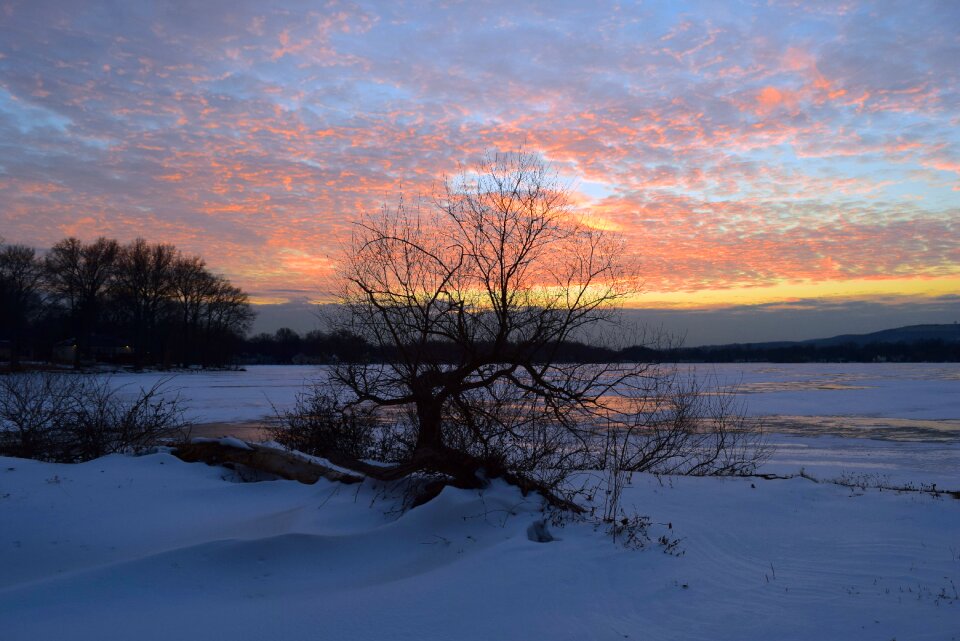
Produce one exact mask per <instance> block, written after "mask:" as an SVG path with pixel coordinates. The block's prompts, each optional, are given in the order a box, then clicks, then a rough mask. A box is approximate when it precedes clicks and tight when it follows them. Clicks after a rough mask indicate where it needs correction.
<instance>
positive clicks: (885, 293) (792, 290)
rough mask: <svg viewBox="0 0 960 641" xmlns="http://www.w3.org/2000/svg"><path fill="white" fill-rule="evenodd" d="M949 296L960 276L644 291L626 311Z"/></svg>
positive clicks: (956, 290)
mask: <svg viewBox="0 0 960 641" xmlns="http://www.w3.org/2000/svg"><path fill="white" fill-rule="evenodd" d="M951 294H960V274H958V275H953V276H943V277H934V278H916V277H913V278H888V279H854V280H837V281H809V280H808V281H794V282H785V283H778V284H776V285H768V286H762V287H739V288H734V287H731V288H725V289H702V290H698V291H676V292H659V291H646V292H643V293H641V294H639V295H637V296H634V297H632V298H631V299H630V301H629V302H628V303H627V307H631V308H643V307H650V308H675V309H699V308H718V307H734V306H740V305H765V304H776V303H781V302H792V301H797V300H807V299H811V300H824V299H847V300H850V299H860V298H871V299H878V298H879V299H882V298H884V297H896V298H901V297H902V298H934V297H937V296H948V295H951Z"/></svg>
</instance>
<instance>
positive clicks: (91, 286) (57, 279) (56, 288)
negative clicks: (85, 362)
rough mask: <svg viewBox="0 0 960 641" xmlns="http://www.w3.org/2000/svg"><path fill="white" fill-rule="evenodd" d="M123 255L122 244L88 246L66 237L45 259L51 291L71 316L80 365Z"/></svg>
mask: <svg viewBox="0 0 960 641" xmlns="http://www.w3.org/2000/svg"><path fill="white" fill-rule="evenodd" d="M119 253H120V245H119V244H118V243H117V241H115V240H110V239H107V238H98V239H97V240H95V241H94V242H92V243H90V244H84V243H82V242H81V241H80V240H78V239H76V238H65V239H64V240H61V241H60V242H58V243H57V244H56V245H54V246H53V247H52V248H51V249H50V252H49V253H48V254H47V255H46V257H45V272H46V283H47V288H48V289H49V291H50V293H51V294H52V296H53V298H54V299H55V300H56V301H57V302H58V303H60V304H62V305H64V306H65V307H66V308H67V312H68V313H69V315H70V320H71V329H72V330H73V332H74V337H75V338H76V340H77V346H78V348H77V350H76V352H75V364H77V365H79V362H80V357H81V354H82V353H83V352H84V350H85V348H86V341H87V339H88V338H89V334H90V333H91V332H92V331H94V329H95V328H96V327H97V324H98V322H99V321H100V317H101V315H102V313H103V306H104V302H105V299H106V294H107V291H108V288H109V286H110V284H111V280H112V278H113V276H114V269H115V266H116V261H117V256H118V254H119Z"/></svg>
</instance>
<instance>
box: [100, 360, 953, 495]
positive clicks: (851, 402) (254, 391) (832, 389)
mask: <svg viewBox="0 0 960 641" xmlns="http://www.w3.org/2000/svg"><path fill="white" fill-rule="evenodd" d="M682 367H684V368H687V366H682ZM690 369H691V371H692V372H693V373H694V374H695V375H696V376H697V377H698V378H699V379H701V380H702V381H703V382H704V383H705V384H706V385H707V386H708V387H720V388H736V389H737V391H738V392H739V394H740V397H741V399H742V401H743V403H744V405H745V410H746V412H747V413H748V414H749V415H751V416H754V417H758V418H762V420H763V423H764V425H765V426H766V428H767V430H768V431H770V432H771V440H772V441H773V442H774V444H776V445H777V451H776V454H775V455H774V456H773V457H772V458H771V460H770V462H769V463H768V464H767V468H768V469H770V470H776V471H785V470H796V469H798V468H801V467H802V468H805V469H807V470H812V471H814V472H817V473H820V474H834V475H835V474H838V473H845V474H869V475H877V476H886V477H887V478H889V479H891V480H898V479H904V478H911V479H913V480H921V481H924V482H937V483H940V484H941V487H943V486H944V484H949V485H952V486H960V364H955V363H946V364H943V363H937V364H931V363H809V364H771V363H745V364H740V363H730V364H718V365H712V364H711V365H697V366H690ZM326 376H327V370H326V368H324V367H321V366H285V365H261V366H251V367H248V368H247V369H245V370H241V371H218V372H188V373H179V374H176V375H173V376H170V375H169V374H163V373H141V374H132V373H121V374H115V375H113V376H112V379H111V380H112V381H113V383H114V384H116V385H118V386H124V387H126V388H127V389H139V388H141V387H149V386H151V385H153V384H155V383H157V382H160V381H164V385H165V387H166V389H167V390H168V393H171V394H172V393H176V394H179V396H180V398H181V401H182V402H183V404H184V407H185V408H186V412H187V418H188V419H190V420H191V421H194V422H197V423H226V424H231V425H232V426H234V427H235V426H236V425H237V424H242V423H247V422H254V421H262V420H264V419H269V418H270V417H273V416H275V410H283V409H287V408H290V407H291V406H292V405H293V402H294V400H295V398H296V395H297V394H298V393H300V392H302V391H303V390H304V389H305V387H306V386H308V385H310V384H311V383H312V382H314V381H319V380H323V379H324V378H325V377H326Z"/></svg>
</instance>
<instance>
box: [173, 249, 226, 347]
mask: <svg viewBox="0 0 960 641" xmlns="http://www.w3.org/2000/svg"><path fill="white" fill-rule="evenodd" d="M172 284H173V296H174V299H175V301H176V304H177V308H178V314H177V315H178V317H179V319H178V322H179V325H180V341H181V350H180V357H181V360H182V363H181V364H182V365H190V364H191V361H192V359H193V358H195V356H196V354H197V352H198V351H199V346H198V341H199V338H200V336H199V334H200V327H201V324H200V320H201V314H202V313H203V308H204V304H205V303H206V301H207V300H208V299H209V298H210V297H211V296H212V295H213V294H214V292H215V291H216V288H217V280H216V277H215V276H213V275H212V274H211V273H210V272H209V271H207V267H206V264H205V263H204V261H203V259H202V258H200V257H199V256H190V257H187V256H182V255H181V256H178V257H177V259H176V260H175V261H174V263H173V271H172Z"/></svg>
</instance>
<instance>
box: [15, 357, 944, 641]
mask: <svg viewBox="0 0 960 641" xmlns="http://www.w3.org/2000/svg"><path fill="white" fill-rule="evenodd" d="M707 374H710V375H712V376H715V377H716V378H717V379H718V380H720V381H721V382H722V383H730V382H738V383H739V384H740V386H741V389H742V390H743V391H744V392H745V400H746V402H747V403H748V410H749V412H750V413H751V414H753V415H756V416H764V417H765V419H764V420H765V421H766V422H767V423H768V425H770V427H771V428H772V429H774V430H775V433H774V434H773V435H772V437H771V438H772V440H773V441H774V443H775V444H776V445H777V446H778V449H777V453H776V454H775V455H774V457H773V458H772V459H771V460H770V461H769V462H768V463H767V464H766V466H765V469H764V471H768V472H780V473H794V472H797V471H798V470H800V469H804V470H805V471H806V472H807V473H808V474H812V475H813V476H816V477H819V478H823V479H826V478H836V477H845V478H847V479H850V480H855V481H856V480H863V481H865V482H866V483H867V484H871V483H875V482H888V483H912V484H914V485H919V484H921V483H923V484H930V483H937V486H938V487H939V488H946V489H952V490H957V489H960V367H958V366H956V365H916V366H914V365H847V364H844V365H810V366H807V365H784V366H780V365H746V366H744V365H725V366H717V367H712V366H711V367H710V368H709V369H708V368H701V369H699V370H698V375H704V376H706V375H707ZM322 375H323V371H322V370H319V369H317V368H311V367H255V368H249V369H248V371H246V372H222V373H190V374H181V375H178V376H177V377H176V378H174V379H173V380H171V381H169V382H168V383H167V386H168V387H169V388H170V389H171V390H174V389H179V393H180V394H181V396H182V398H183V400H184V402H185V403H186V405H187V407H188V412H189V415H188V416H189V418H191V419H193V420H198V421H204V422H243V421H250V420H257V419H261V418H263V417H264V416H269V415H270V414H271V413H272V410H271V404H273V405H276V406H277V407H280V408H283V407H288V406H289V405H290V404H291V403H292V401H293V398H294V396H295V394H296V393H297V392H298V391H300V390H301V389H302V386H303V384H304V383H306V382H309V381H310V380H311V379H315V378H317V377H318V376H322ZM160 378H162V376H161V375H158V374H140V375H132V374H122V375H118V376H115V377H114V379H113V380H114V382H115V383H116V384H117V385H129V386H130V387H131V388H133V387H141V386H149V385H151V384H152V383H153V382H154V381H156V380H159V379H160ZM237 480H238V479H237V478H235V477H234V475H233V473H231V472H229V471H227V470H225V469H222V468H214V467H208V466H205V465H202V464H187V463H183V462H181V461H179V460H178V459H176V458H174V457H172V456H170V455H168V454H164V453H158V454H152V455H149V456H143V457H127V456H110V457H107V458H104V459H99V460H96V461H92V462H89V463H85V464H81V465H55V464H44V463H38V462H34V461H25V460H19V459H3V458H0V641H20V640H24V641H26V640H29V641H33V640H37V639H57V640H61V639H62V640H72V639H78V640H79V639H97V640H100V639H158V640H160V639H162V640H164V641H168V640H169V639H205V640H207V639H239V640H243V639H257V640H262V639H284V640H285V641H287V640H290V641H292V640H298V639H325V640H337V639H344V640H350V641H357V640H361V639H411V640H413V639H416V640H425V641H429V640H433V639H438V640H439V639H458V640H470V639H477V640H488V639H524V640H526V639H550V640H560V639H570V640H574V639H576V640H580V639H704V640H706V639H710V640H722V639H731V640H732V639H751V640H752V639H758V640H760V639H762V640H764V641H775V640H794V639H796V640H808V639H827V640H829V639H844V640H847V639H864V640H866V639H870V640H881V641H889V640H890V639H899V640H901V641H903V640H905V639H921V640H922V639H926V640H948V639H958V638H960V594H958V589H960V535H958V533H960V500H956V499H953V498H951V497H950V496H949V495H940V497H934V496H930V495H928V494H920V493H897V492H892V491H887V490H884V491H880V490H877V489H865V490H864V489H858V488H854V489H850V488H846V487H840V486H838V485H834V484H827V483H814V482H811V481H809V480H806V479H803V478H794V479H790V480H761V479H709V478H701V479H697V478H663V479H656V478H653V477H650V476H646V475H636V476H635V478H634V482H633V484H632V486H631V487H629V488H627V489H626V490H625V493H624V498H623V505H624V506H625V507H626V508H627V510H628V512H634V511H635V512H636V513H639V514H643V515H648V516H649V517H650V519H651V521H652V525H651V527H650V530H649V534H650V537H651V539H652V541H651V544H650V545H649V546H648V547H647V548H646V549H644V550H640V551H636V550H627V549H624V548H623V547H622V546H620V545H617V544H614V543H612V542H611V541H610V539H609V538H608V537H607V536H605V534H604V533H603V531H601V530H598V529H597V526H596V525H595V524H592V523H590V522H578V521H571V520H569V519H568V521H567V523H566V524H565V525H564V526H563V527H552V528H551V531H552V533H553V535H554V536H556V537H557V539H558V540H556V541H553V542H550V543H536V542H533V541H531V540H530V538H529V537H528V529H529V528H530V526H531V525H532V524H533V523H534V522H535V521H537V520H538V519H540V518H541V516H542V514H541V512H540V509H541V506H540V505H539V503H538V502H537V501H536V500H534V499H531V498H526V499H525V498H524V497H522V496H520V494H519V493H517V492H516V491H515V490H513V489H511V488H508V487H505V486H500V485H496V486H494V487H492V488H491V489H489V490H487V491H485V492H483V493H477V492H467V491H458V490H452V489H449V488H448V489H447V490H444V492H443V493H442V494H441V496H440V497H439V498H438V499H436V500H434V501H432V502H430V503H428V504H426V505H423V506H420V507H418V508H415V509H413V510H411V511H408V512H406V513H401V512H400V511H399V510H398V500H397V498H396V497H392V496H389V495H387V494H385V493H384V492H383V491H382V489H378V488H374V487H372V486H370V485H366V484H365V485H362V486H340V485H336V484H332V483H329V482H326V481H320V482H319V483H317V484H316V485H312V486H310V485H302V484H299V483H296V482H292V481H265V482H260V483H240V482H237ZM661 536H664V537H666V540H667V541H675V540H679V543H678V546H677V551H678V552H681V553H682V555H671V554H666V553H664V548H663V546H661V545H659V544H657V543H656V540H657V539H658V538H659V537H661Z"/></svg>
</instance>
